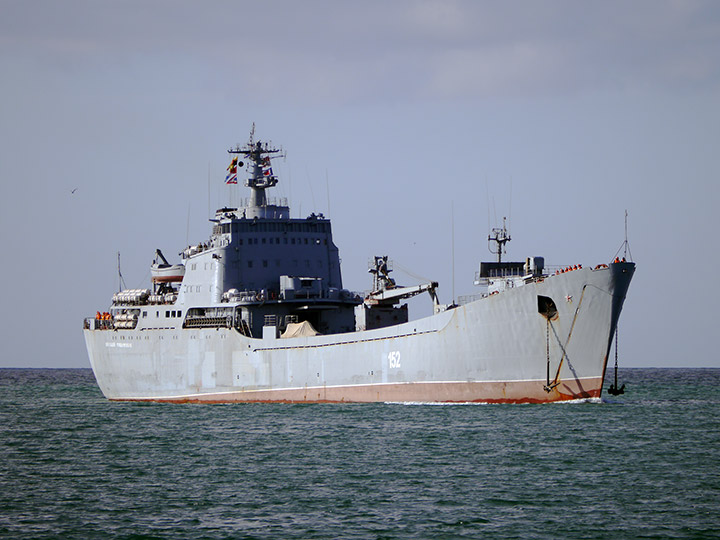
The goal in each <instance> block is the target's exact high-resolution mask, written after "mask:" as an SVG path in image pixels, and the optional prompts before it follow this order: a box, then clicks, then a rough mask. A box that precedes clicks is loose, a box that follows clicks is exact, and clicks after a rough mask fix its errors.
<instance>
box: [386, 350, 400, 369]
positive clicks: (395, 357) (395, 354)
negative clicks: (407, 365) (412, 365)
mask: <svg viewBox="0 0 720 540" xmlns="http://www.w3.org/2000/svg"><path fill="white" fill-rule="evenodd" d="M388 363H389V364H390V369H393V368H399V367H400V351H390V352H389V353H388Z"/></svg>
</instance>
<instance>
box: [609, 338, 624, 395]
mask: <svg viewBox="0 0 720 540" xmlns="http://www.w3.org/2000/svg"><path fill="white" fill-rule="evenodd" d="M617 375H618V327H617V326H615V384H611V385H610V388H608V394H612V395H613V396H619V395H620V394H624V393H625V384H623V385H622V386H621V387H620V388H618V377H617Z"/></svg>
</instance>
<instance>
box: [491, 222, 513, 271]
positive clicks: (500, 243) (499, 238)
mask: <svg viewBox="0 0 720 540" xmlns="http://www.w3.org/2000/svg"><path fill="white" fill-rule="evenodd" d="M506 219H507V218H505V217H503V226H502V229H501V228H499V227H495V228H493V229H492V230H491V231H490V233H491V234H489V235H488V249H489V250H490V253H495V254H497V256H498V260H497V262H499V263H500V262H502V255H503V252H505V244H506V243H507V242H509V241H510V240H511V238H510V235H509V234H508V231H507V227H506V226H505V220H506ZM490 242H495V244H496V245H495V250H493V247H492V246H491V244H490Z"/></svg>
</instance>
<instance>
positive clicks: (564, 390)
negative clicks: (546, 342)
mask: <svg viewBox="0 0 720 540" xmlns="http://www.w3.org/2000/svg"><path fill="white" fill-rule="evenodd" d="M544 386H545V383H544V381H509V382H416V383H392V384H374V385H358V386H336V387H322V386H320V387H312V388H310V387H308V388H283V389H276V390H244V391H231V392H207V393H202V394H192V395H185V396H173V397H151V398H129V399H122V400H117V401H156V402H164V403H241V402H245V403H370V402H423V403H550V402H555V401H569V400H574V399H589V398H599V397H600V394H601V392H602V378H600V377H597V378H590V379H582V380H577V379H575V380H568V381H560V384H558V385H557V386H556V387H555V388H553V389H552V390H550V391H549V392H547V391H546V390H545V388H544Z"/></svg>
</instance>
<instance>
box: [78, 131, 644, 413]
mask: <svg viewBox="0 0 720 540" xmlns="http://www.w3.org/2000/svg"><path fill="white" fill-rule="evenodd" d="M229 153H230V154H231V155H232V156H233V157H232V161H231V164H230V166H229V167H228V176H227V178H226V182H227V183H237V177H238V172H239V171H242V170H244V168H246V169H247V171H248V173H249V176H248V178H247V180H246V182H245V185H246V186H247V187H248V188H249V189H250V197H249V198H248V199H247V200H246V201H245V204H244V205H243V206H240V207H238V208H220V209H219V210H217V212H216V213H215V217H214V218H212V219H211V220H210V221H211V222H212V232H211V235H210V238H209V240H208V241H206V242H203V243H200V244H198V245H194V246H191V247H188V248H186V249H184V250H183V251H182V252H181V253H180V257H181V260H180V262H179V263H176V264H171V263H170V262H168V260H167V259H166V258H165V256H164V255H163V253H162V251H161V250H157V251H156V254H155V260H154V262H153V264H152V266H151V275H152V278H151V281H152V283H151V288H148V289H132V290H125V291H121V292H119V293H117V294H115V295H114V296H113V298H112V306H111V307H110V309H109V311H107V312H104V313H100V312H98V313H97V314H96V316H95V317H94V318H93V317H90V318H87V319H85V321H84V331H83V333H84V336H85V342H86V345H87V349H88V355H89V358H90V364H91V366H92V369H93V372H94V373H95V377H96V379H97V382H98V385H99V386H100V389H101V390H102V392H103V394H104V395H105V396H106V397H107V398H109V399H112V400H150V401H170V402H258V401H262V402H374V401H400V402H408V401H412V402H489V403H494V402H504V403H526V402H531V403H535V402H550V401H562V400H572V399H580V398H596V397H599V396H600V395H601V393H602V387H603V378H604V374H605V369H606V366H607V360H608V353H609V350H610V345H611V343H612V336H613V333H614V331H615V328H616V326H617V323H618V318H619V316H620V311H621V309H622V305H623V302H624V300H625V295H626V292H627V289H628V286H629V284H630V280H631V278H632V275H633V273H634V270H635V264H634V263H632V262H626V261H625V260H624V259H622V260H620V259H617V258H616V259H615V261H613V262H612V263H611V264H609V265H607V264H600V265H597V266H595V267H594V268H583V267H582V266H579V267H577V266H576V267H573V268H565V269H562V270H559V269H558V270H555V271H552V270H550V269H546V268H545V264H544V260H543V258H542V257H529V258H527V259H526V260H525V261H522V262H507V261H502V254H503V252H504V245H505V243H506V242H507V241H509V240H510V237H509V236H508V235H507V230H506V229H505V227H504V226H503V228H502V229H493V235H492V236H490V237H489V238H488V239H489V241H490V242H491V244H493V245H494V246H495V252H496V253H497V255H498V257H497V261H493V262H482V263H480V268H479V271H478V273H477V275H476V284H477V285H479V286H480V287H481V288H482V289H481V293H480V294H478V295H476V297H475V298H473V299H470V301H468V302H465V303H461V305H457V304H454V303H453V304H449V305H443V304H440V303H439V301H438V296H437V293H436V289H437V287H438V284H437V283H436V282H431V283H425V284H422V285H417V286H411V287H403V286H400V285H398V284H397V283H396V282H395V280H394V279H393V278H392V277H391V271H392V265H391V261H389V260H388V258H387V257H386V256H378V257H374V259H373V262H372V264H371V267H370V272H371V273H372V277H373V290H372V292H371V293H369V294H367V295H359V294H357V293H353V292H351V291H349V290H347V289H345V288H344V287H343V284H342V277H341V272H340V258H339V252H338V248H337V247H336V246H335V244H334V242H333V238H332V229H331V224H330V220H328V219H326V218H325V217H324V216H323V215H322V214H311V215H310V216H308V217H307V218H306V219H293V218H291V217H290V209H289V207H288V205H287V203H286V202H285V201H284V200H279V201H278V200H272V199H270V198H268V197H267V194H266V190H268V189H270V188H272V187H274V186H275V185H277V183H278V178H277V176H276V175H275V174H273V171H272V165H271V162H272V159H273V158H275V157H278V155H279V154H280V150H279V149H277V148H274V147H272V146H271V145H270V144H269V143H263V142H261V141H255V140H254V129H253V132H252V133H251V136H250V140H249V142H248V143H247V144H246V145H245V146H244V147H236V148H234V149H231V150H229ZM425 292H427V293H428V295H429V296H430V299H431V301H432V302H433V314H432V315H431V316H429V317H425V318H421V319H417V320H412V321H411V320H409V316H408V308H407V304H406V303H403V301H404V300H406V299H407V298H410V297H412V296H415V295H417V294H421V293H425Z"/></svg>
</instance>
